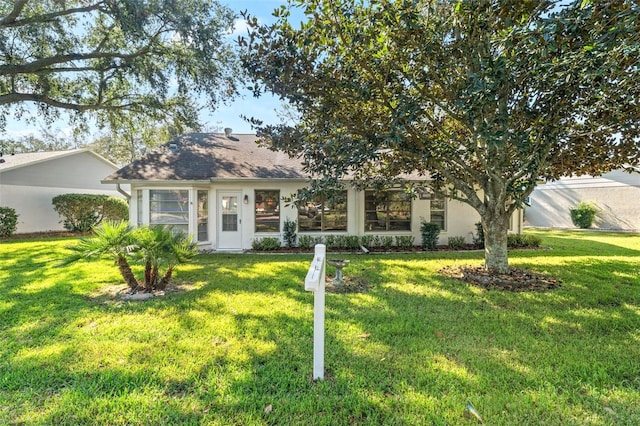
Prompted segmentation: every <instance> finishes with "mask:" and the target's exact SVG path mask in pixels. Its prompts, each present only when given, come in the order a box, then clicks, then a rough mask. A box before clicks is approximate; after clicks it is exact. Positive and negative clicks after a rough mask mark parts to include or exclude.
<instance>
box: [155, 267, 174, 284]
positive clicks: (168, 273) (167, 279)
mask: <svg viewBox="0 0 640 426" xmlns="http://www.w3.org/2000/svg"><path fill="white" fill-rule="evenodd" d="M172 275H173V266H169V267H168V268H167V271H166V272H165V274H164V276H163V277H162V279H161V280H160V283H159V284H158V289H159V290H164V289H165V288H167V286H168V285H169V282H171V276H172Z"/></svg>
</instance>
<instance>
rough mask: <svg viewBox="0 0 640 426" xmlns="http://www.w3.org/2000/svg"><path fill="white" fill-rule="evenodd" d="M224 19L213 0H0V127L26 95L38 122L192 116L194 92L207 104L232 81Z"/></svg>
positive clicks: (190, 119)
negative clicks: (65, 117)
mask: <svg viewBox="0 0 640 426" xmlns="http://www.w3.org/2000/svg"><path fill="white" fill-rule="evenodd" d="M233 20H234V14H233V13H232V11H231V10H230V9H228V8H227V7H225V6H222V5H220V4H219V3H218V2H216V1H214V0H182V1H155V0H66V1H59V0H16V1H15V2H9V1H4V2H0V130H2V129H3V128H4V127H5V126H6V123H7V119H8V117H11V116H13V117H14V118H15V119H21V118H25V117H28V116H29V108H28V105H29V104H34V103H35V105H37V117H38V118H42V119H44V120H45V121H47V122H52V121H54V120H56V119H58V118H59V116H60V113H61V111H68V112H71V113H72V114H71V117H72V119H78V118H82V119H80V120H76V123H77V124H83V123H85V122H86V121H85V119H86V116H87V114H89V115H92V116H93V117H94V118H96V119H97V121H98V123H99V124H100V125H103V126H104V125H106V126H111V127H112V128H117V127H118V124H119V123H120V122H121V119H122V117H123V115H124V114H127V115H128V116H129V117H131V116H133V117H135V119H136V120H139V121H141V122H144V121H153V122H160V123H164V122H166V121H169V122H170V123H175V122H179V123H185V124H188V125H194V124H195V123H196V122H197V108H198V105H197V103H196V102H194V99H195V98H197V97H199V96H202V97H203V99H205V100H206V103H207V105H208V106H211V107H212V106H215V105H216V104H218V103H219V102H220V101H221V100H223V99H225V98H226V97H228V96H230V95H233V94H234V93H235V91H236V75H237V72H236V70H234V64H235V63H236V62H235V56H234V53H233V51H232V49H231V47H230V46H229V44H228V43H227V42H226V37H227V35H228V33H229V30H230V29H231V28H232V26H233Z"/></svg>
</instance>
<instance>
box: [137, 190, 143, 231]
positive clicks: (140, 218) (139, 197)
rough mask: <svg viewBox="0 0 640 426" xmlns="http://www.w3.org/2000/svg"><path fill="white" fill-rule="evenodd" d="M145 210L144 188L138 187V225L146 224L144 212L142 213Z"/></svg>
mask: <svg viewBox="0 0 640 426" xmlns="http://www.w3.org/2000/svg"><path fill="white" fill-rule="evenodd" d="M143 211H144V206H143V204H142V190H141V189H138V190H137V191H136V212H137V215H136V216H137V217H136V223H137V225H138V226H142V225H143V224H144V220H143V213H142V212H143Z"/></svg>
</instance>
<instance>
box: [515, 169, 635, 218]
mask: <svg viewBox="0 0 640 426" xmlns="http://www.w3.org/2000/svg"><path fill="white" fill-rule="evenodd" d="M530 200H531V201H530V205H531V206H530V207H527V208H526V209H525V214H524V216H525V224H526V225H528V226H540V227H551V228H575V226H574V225H573V223H572V222H571V216H570V214H569V209H570V208H572V207H575V205H576V204H578V203H579V202H580V201H585V202H593V203H595V204H596V206H598V209H599V212H598V214H597V216H596V221H595V224H594V227H596V228H600V229H612V230H640V215H639V214H638V212H640V173H639V172H638V170H637V169H636V170H635V171H633V172H632V173H628V172H626V171H624V170H614V171H612V172H609V173H606V174H604V175H602V176H596V177H593V176H573V177H565V178H562V179H560V180H557V181H555V182H548V183H545V184H542V185H539V186H537V187H536V189H535V190H534V191H533V193H532V194H531V197H530Z"/></svg>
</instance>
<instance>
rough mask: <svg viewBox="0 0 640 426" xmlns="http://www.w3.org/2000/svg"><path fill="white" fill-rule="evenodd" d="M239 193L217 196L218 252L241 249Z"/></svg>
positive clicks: (223, 193)
mask: <svg viewBox="0 0 640 426" xmlns="http://www.w3.org/2000/svg"><path fill="white" fill-rule="evenodd" d="M240 196H241V194H240V193H239V192H220V193H219V194H218V250H240V249H242V228H241V226H240V225H241V224H242V219H241V216H240Z"/></svg>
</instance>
